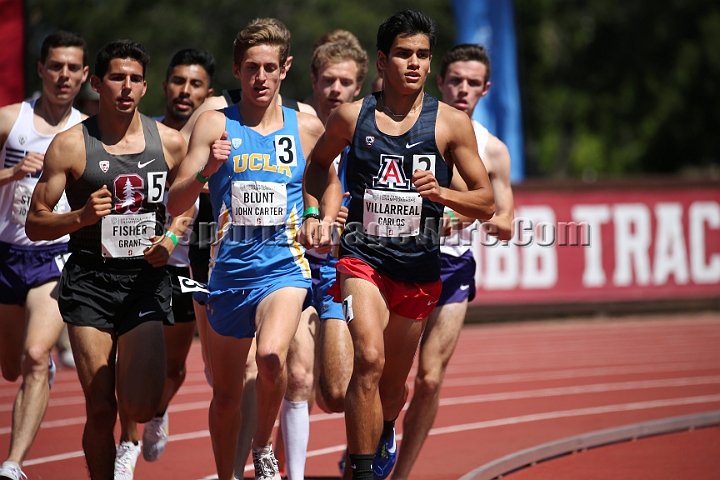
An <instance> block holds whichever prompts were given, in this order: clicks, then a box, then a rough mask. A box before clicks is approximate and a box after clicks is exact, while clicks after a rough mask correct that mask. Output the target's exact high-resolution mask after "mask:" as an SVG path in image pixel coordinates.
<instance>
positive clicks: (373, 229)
mask: <svg viewBox="0 0 720 480" xmlns="http://www.w3.org/2000/svg"><path fill="white" fill-rule="evenodd" d="M421 214H422V197H420V194H419V193H415V192H390V191H383V190H373V189H372V188H367V189H365V197H364V199H363V226H364V228H365V233H367V234H368V235H375V236H377V237H415V236H417V235H419V234H420V217H421Z"/></svg>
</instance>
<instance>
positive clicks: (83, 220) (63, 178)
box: [25, 125, 112, 241]
mask: <svg viewBox="0 0 720 480" xmlns="http://www.w3.org/2000/svg"><path fill="white" fill-rule="evenodd" d="M84 170H85V143H84V140H83V133H82V126H81V125H77V126H75V127H72V128H71V129H69V130H67V131H65V132H62V133H59V134H58V135H56V136H55V138H54V139H53V141H52V143H50V146H49V147H48V150H47V152H46V153H45V164H44V169H43V174H42V176H41V177H40V180H38V183H37V186H36V187H35V191H34V192H33V197H32V201H31V202H30V209H29V211H28V216H27V223H26V224H25V233H26V234H27V236H28V238H29V239H30V240H33V241H37V240H55V239H57V238H60V237H62V236H64V235H67V234H69V233H72V232H74V231H76V230H79V229H80V228H82V227H84V226H87V225H93V224H95V223H97V222H98V220H100V219H101V218H102V217H104V216H105V215H108V214H109V213H110V210H111V208H112V195H111V193H110V190H108V188H107V186H105V185H103V188H101V189H99V190H97V191H95V192H93V193H92V194H91V195H90V197H89V198H88V200H87V202H86V203H85V206H84V207H83V208H81V209H79V210H73V211H71V212H68V213H53V208H54V207H55V205H56V204H57V202H58V201H59V200H60V197H61V196H62V193H63V191H64V190H65V186H66V183H67V179H68V178H69V176H72V177H73V178H80V176H81V175H82V173H83V171H84Z"/></svg>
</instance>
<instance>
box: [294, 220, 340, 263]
mask: <svg viewBox="0 0 720 480" xmlns="http://www.w3.org/2000/svg"><path fill="white" fill-rule="evenodd" d="M331 228H332V227H331V225H330V224H328V223H325V222H322V223H321V222H320V221H319V220H318V219H317V218H312V217H308V218H306V219H305V220H304V221H303V223H302V225H301V226H300V229H299V230H298V233H297V235H296V237H295V239H296V240H297V242H298V243H299V244H300V245H302V246H304V247H305V248H306V249H307V250H312V249H313V248H314V249H315V251H317V252H318V253H319V254H323V253H328V252H329V251H330V250H332V236H331V235H330V231H331Z"/></svg>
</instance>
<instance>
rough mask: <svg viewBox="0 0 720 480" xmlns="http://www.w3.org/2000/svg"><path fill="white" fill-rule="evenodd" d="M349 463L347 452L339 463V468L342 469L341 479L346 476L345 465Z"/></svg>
mask: <svg viewBox="0 0 720 480" xmlns="http://www.w3.org/2000/svg"><path fill="white" fill-rule="evenodd" d="M346 463H347V450H345V451H344V452H343V456H342V458H341V459H340V461H339V462H338V468H339V469H340V478H342V477H343V476H344V475H345V464H346Z"/></svg>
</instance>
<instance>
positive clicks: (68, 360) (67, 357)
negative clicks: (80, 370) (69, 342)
mask: <svg viewBox="0 0 720 480" xmlns="http://www.w3.org/2000/svg"><path fill="white" fill-rule="evenodd" d="M58 362H59V363H60V365H62V366H63V367H65V368H72V369H75V368H77V367H76V366H75V356H74V355H73V353H72V350H63V351H62V352H60V353H59V354H58Z"/></svg>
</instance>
